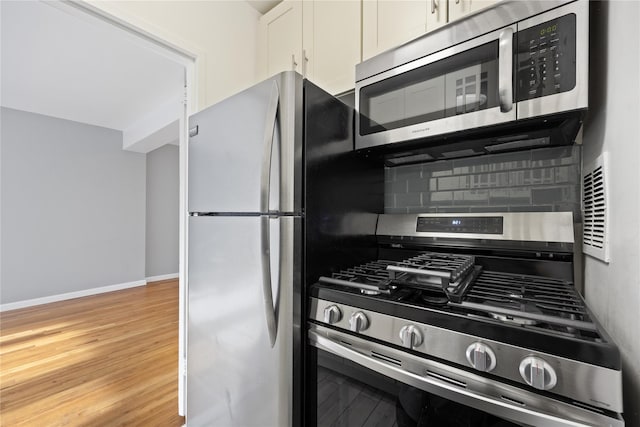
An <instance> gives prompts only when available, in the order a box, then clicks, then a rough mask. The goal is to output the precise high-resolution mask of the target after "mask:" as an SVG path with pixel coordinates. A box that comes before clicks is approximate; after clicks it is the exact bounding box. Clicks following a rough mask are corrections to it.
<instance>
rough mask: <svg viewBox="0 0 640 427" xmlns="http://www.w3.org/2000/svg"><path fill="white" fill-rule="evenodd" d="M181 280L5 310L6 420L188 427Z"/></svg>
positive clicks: (1, 351)
mask: <svg viewBox="0 0 640 427" xmlns="http://www.w3.org/2000/svg"><path fill="white" fill-rule="evenodd" d="M183 424H184V419H183V418H182V417H179V416H178V282H177V280H171V281H165V282H156V283H154V284H149V285H147V286H141V287H137V288H132V289H126V290H122V291H117V292H111V293H108V294H102V295H96V296H90V297H84V298H77V299H73V300H68V301H61V302H56V303H52V304H46V305H40V306H35V307H29V308H24V309H20V310H13V311H8V312H5V313H0V425H1V426H6V427H9V426H125V425H126V426H137V425H140V426H167V427H171V426H181V425H183Z"/></svg>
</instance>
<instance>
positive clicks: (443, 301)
mask: <svg viewBox="0 0 640 427" xmlns="http://www.w3.org/2000/svg"><path fill="white" fill-rule="evenodd" d="M420 299H422V302H424V303H425V304H429V305H447V303H448V302H449V298H447V296H446V295H442V294H440V295H438V294H425V293H423V294H422V295H420Z"/></svg>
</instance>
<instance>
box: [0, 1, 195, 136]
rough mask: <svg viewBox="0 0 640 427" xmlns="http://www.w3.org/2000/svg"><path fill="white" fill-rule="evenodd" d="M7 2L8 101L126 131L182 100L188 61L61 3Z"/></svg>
mask: <svg viewBox="0 0 640 427" xmlns="http://www.w3.org/2000/svg"><path fill="white" fill-rule="evenodd" d="M0 7H1V8H2V9H1V16H2V18H1V19H2V21H1V36H2V37H1V40H2V41H1V52H2V54H1V55H2V56H1V59H2V62H1V64H2V78H1V85H2V93H1V97H0V102H1V104H2V106H3V107H9V108H14V109H18V110H24V111H29V112H34V113H39V114H45V115H48V116H53V117H58V118H62V119H68V120H74V121H78V122H83V123H88V124H92V125H97V126H103V127H107V128H112V129H118V130H126V129H127V128H129V127H131V126H132V125H133V124H134V123H136V122H137V121H139V120H141V119H142V118H144V117H145V116H148V114H149V113H150V112H152V111H153V110H154V109H155V108H156V107H157V106H159V105H166V104H167V102H172V101H179V99H180V98H179V97H180V96H181V94H182V91H183V79H184V68H183V66H182V65H180V64H178V63H176V62H174V61H172V60H170V59H168V58H167V57H165V56H163V55H161V54H160V53H158V52H157V51H152V50H150V49H148V48H145V47H144V46H143V45H142V44H141V43H135V42H132V36H131V35H130V34H129V33H127V32H126V31H124V30H121V29H118V28H116V27H113V26H110V25H106V24H104V23H102V22H98V19H97V18H93V17H89V16H88V15H87V16H85V17H82V16H79V13H78V12H77V10H75V12H72V11H71V9H73V8H69V7H62V6H61V5H60V4H58V6H56V7H54V6H52V5H51V4H48V3H45V2H39V1H38V2H36V1H7V0H2V1H0ZM80 15H82V14H81V13H80Z"/></svg>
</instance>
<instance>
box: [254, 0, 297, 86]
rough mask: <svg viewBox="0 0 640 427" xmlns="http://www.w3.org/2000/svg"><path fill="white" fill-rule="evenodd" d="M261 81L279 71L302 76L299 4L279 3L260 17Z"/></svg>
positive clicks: (295, 2)
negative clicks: (292, 72) (294, 72)
mask: <svg viewBox="0 0 640 427" xmlns="http://www.w3.org/2000/svg"><path fill="white" fill-rule="evenodd" d="M260 43H261V46H260V56H261V57H260V58H259V62H260V64H261V68H262V70H261V72H260V77H261V79H264V78H267V77H270V76H273V75H274V74H277V73H279V72H281V71H289V70H295V71H297V72H299V73H302V3H301V2H300V1H287V0H285V1H283V2H282V3H280V4H279V5H278V6H276V7H274V8H273V9H272V10H270V11H269V12H267V13H266V14H265V15H264V16H262V17H261V18H260Z"/></svg>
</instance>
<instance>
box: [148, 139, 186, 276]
mask: <svg viewBox="0 0 640 427" xmlns="http://www.w3.org/2000/svg"><path fill="white" fill-rule="evenodd" d="M179 200H180V175H179V148H178V146H176V145H165V146H163V147H160V148H158V149H156V150H153V151H151V152H150V153H148V154H147V242H146V246H147V251H146V252H147V257H146V274H147V277H153V276H160V275H164V274H174V273H178V256H179V255H178V248H179V240H178V239H179V221H180V219H179Z"/></svg>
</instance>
